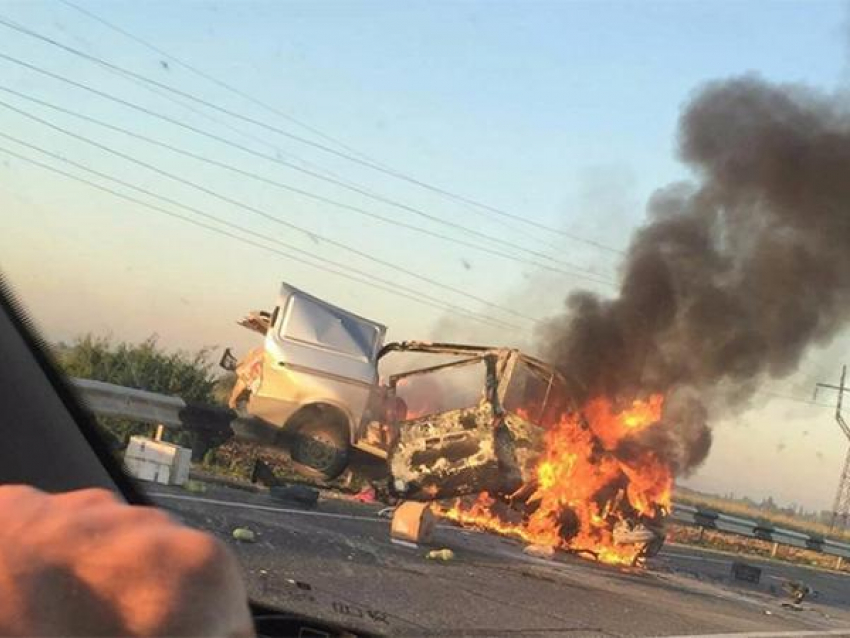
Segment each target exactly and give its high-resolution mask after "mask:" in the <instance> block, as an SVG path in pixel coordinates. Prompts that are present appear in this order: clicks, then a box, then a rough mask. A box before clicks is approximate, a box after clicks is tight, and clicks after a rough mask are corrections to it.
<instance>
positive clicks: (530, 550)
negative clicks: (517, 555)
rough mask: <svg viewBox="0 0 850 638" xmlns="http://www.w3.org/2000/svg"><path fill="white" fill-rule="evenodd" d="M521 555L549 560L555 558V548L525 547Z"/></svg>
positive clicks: (543, 546) (547, 546)
mask: <svg viewBox="0 0 850 638" xmlns="http://www.w3.org/2000/svg"><path fill="white" fill-rule="evenodd" d="M522 553H523V554H528V555H529V556H536V557H537V558H547V559H549V560H551V559H552V558H554V557H555V548H554V547H550V546H549V545H527V546H526V547H525V549H523V550H522Z"/></svg>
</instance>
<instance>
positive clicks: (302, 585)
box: [286, 578, 313, 591]
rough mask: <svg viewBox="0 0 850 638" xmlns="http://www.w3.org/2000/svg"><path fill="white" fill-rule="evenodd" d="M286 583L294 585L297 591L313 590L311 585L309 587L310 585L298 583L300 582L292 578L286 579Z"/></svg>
mask: <svg viewBox="0 0 850 638" xmlns="http://www.w3.org/2000/svg"><path fill="white" fill-rule="evenodd" d="M286 582H287V583H289V584H290V585H295V586H296V587H297V588H298V589H303V590H304V591H311V590H312V589H313V587H312V585H310V583H305V582H303V581H300V580H294V579H292V578H287V579H286Z"/></svg>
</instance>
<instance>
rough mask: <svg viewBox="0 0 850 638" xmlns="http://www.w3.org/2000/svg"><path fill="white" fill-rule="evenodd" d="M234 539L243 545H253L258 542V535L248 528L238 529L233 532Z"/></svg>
mask: <svg viewBox="0 0 850 638" xmlns="http://www.w3.org/2000/svg"><path fill="white" fill-rule="evenodd" d="M233 538H234V540H237V541H239V542H241V543H253V542H254V541H256V540H257V535H256V534H254V532H253V531H252V530H250V529H248V528H247V527H237V528H236V529H234V530H233Z"/></svg>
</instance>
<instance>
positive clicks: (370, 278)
mask: <svg viewBox="0 0 850 638" xmlns="http://www.w3.org/2000/svg"><path fill="white" fill-rule="evenodd" d="M0 137H4V138H6V139H9V140H11V141H13V142H15V143H16V144H21V145H22V146H25V147H27V148H30V149H33V150H36V151H38V152H40V153H43V154H45V155H47V156H49V157H52V158H53V159H56V160H59V161H61V162H63V163H66V164H69V165H71V166H74V167H76V168H79V169H81V170H83V171H86V172H88V173H90V174H93V175H97V176H98V177H101V178H103V179H106V180H109V181H111V182H114V183H117V184H120V185H122V186H124V187H126V188H130V189H132V190H135V191H136V192H140V193H143V194H145V195H148V196H150V197H153V198H155V199H158V200H160V201H164V202H167V203H170V204H172V205H174V206H177V207H179V208H183V209H185V210H188V211H191V212H192V213H194V214H196V215H199V216H201V217H204V218H206V219H210V220H212V221H215V222H216V223H218V224H221V225H223V226H226V227H229V228H232V229H234V230H238V231H240V232H243V233H245V234H247V235H250V236H253V237H257V238H259V239H262V240H263V241H267V242H270V243H273V244H276V245H279V246H284V247H286V248H288V249H289V250H292V251H294V252H296V253H300V254H301V255H302V256H301V257H295V256H293V255H292V254H289V253H286V252H283V251H281V250H278V249H275V248H272V247H270V246H267V245H265V244H261V243H258V242H255V241H252V240H250V239H246V238H245V237H241V236H239V235H235V234H233V233H230V232H227V231H225V230H222V229H220V228H217V227H215V226H210V225H208V224H204V223H203V222H199V221H197V220H195V219H192V218H190V217H186V216H184V215H180V214H179V213H175V212H173V211H169V210H167V209H165V208H162V207H160V206H157V205H155V204H151V203H150V202H145V201H143V200H141V199H138V198H136V197H133V196H131V195H127V194H125V193H121V192H119V191H116V190H114V189H112V188H109V187H107V186H103V185H102V184H98V183H96V182H93V181H91V180H88V179H85V178H83V177H80V176H78V175H74V174H72V173H69V172H67V171H63V170H62V169H59V168H56V167H54V166H50V165H49V164H45V163H43V162H39V161H38V160H34V159H32V158H30V157H26V156H25V155H21V154H20V153H17V152H15V151H12V150H10V149H8V148H5V147H2V146H0V151H2V152H4V153H6V154H8V155H10V156H12V157H15V158H17V159H20V160H22V161H25V162H27V163H30V164H33V165H35V166H38V167H39V168H42V169H45V170H48V171H51V172H53V173H57V174H59V175H62V176H64V177H66V178H68V179H71V180H74V181H77V182H80V183H83V184H86V185H87V186H90V187H92V188H95V189H98V190H100V191H104V192H106V193H109V194H111V195H113V196H115V197H119V198H121V199H124V200H126V201H130V202H133V203H135V204H138V205H140V206H143V207H145V208H149V209H151V210H154V211H156V212H159V213H161V214H164V215H167V216H169V217H172V218H175V219H178V220H181V221H184V222H187V223H190V224H193V225H195V226H199V227H201V228H204V229H206V230H209V231H211V232H215V233H218V234H220V235H224V236H226V237H230V238H231V239H235V240H237V241H240V242H242V243H245V244H247V245H250V246H253V247H256V248H260V249H263V250H265V251H268V252H272V253H274V254H276V255H280V256H283V257H285V258H287V259H291V260H294V261H297V262H298V263H301V264H305V265H308V266H310V267H312V268H317V269H319V270H322V271H325V272H329V273H332V274H335V275H338V276H340V277H344V278H346V279H349V280H352V281H356V282H358V283H361V284H364V285H368V286H371V287H373V288H377V289H379V290H383V291H385V292H388V293H390V294H393V295H396V296H400V297H402V298H405V299H409V300H412V301H415V302H417V303H420V304H424V305H426V306H430V307H433V308H437V309H439V310H444V311H448V312H451V313H453V314H456V315H458V316H462V317H465V318H468V319H473V320H475V321H478V322H480V323H484V324H487V325H492V326H495V327H500V328H511V329H519V326H516V325H514V324H510V323H506V322H503V321H501V320H499V319H496V318H492V317H484V316H481V315H479V314H477V313H475V312H473V311H471V310H468V309H466V308H462V307H460V306H456V305H454V304H451V303H447V302H445V301H444V300H441V299H438V298H436V297H431V296H429V295H427V294H425V293H422V292H420V291H417V290H415V289H412V288H409V287H407V286H403V285H401V284H398V283H395V282H393V281H389V280H387V279H383V278H381V277H377V276H375V275H372V274H370V273H367V272H365V271H362V270H359V269H357V268H354V267H352V266H350V265H349V264H343V263H340V262H335V261H333V260H329V259H325V258H322V257H318V256H316V255H313V254H311V253H309V252H307V251H305V250H302V249H300V248H298V247H296V246H292V245H290V244H287V243H285V242H282V241H280V240H276V239H273V238H269V237H266V236H265V235H263V234H261V233H258V232H256V231H253V230H251V229H249V228H245V227H243V226H240V225H238V224H234V223H232V222H229V221H227V220H224V219H221V218H219V217H216V216H214V215H211V214H209V213H206V212H204V211H202V210H201V209H198V208H195V207H192V206H188V205H186V204H183V203H181V202H179V201H177V200H174V199H171V198H168V197H163V196H161V195H158V194H157V193H154V192H153V191H150V190H148V189H145V188H141V187H138V186H135V185H133V184H130V183H129V182H126V181H124V180H120V179H117V178H114V177H112V176H110V175H107V174H105V173H101V172H100V171H96V170H94V169H91V168H89V167H87V166H85V165H83V164H81V163H79V162H74V161H73V160H69V159H68V158H65V157H63V156H61V155H59V154H57V153H51V152H49V151H46V150H45V149H42V148H40V147H37V146H35V145H32V144H28V143H26V142H22V141H21V140H18V139H16V138H14V137H12V136H10V135H6V134H4V133H0ZM315 262H318V263H315ZM328 265H330V266H334V267H337V268H341V269H342V270H341V271H340V270H336V269H335V268H331V267H329V266H328ZM351 273H356V274H358V275H361V277H356V276H354V275H353V274H351ZM408 293H409V294H408Z"/></svg>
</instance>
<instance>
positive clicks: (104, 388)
mask: <svg viewBox="0 0 850 638" xmlns="http://www.w3.org/2000/svg"><path fill="white" fill-rule="evenodd" d="M71 383H72V385H73V386H74V388H75V389H76V390H77V393H78V395H79V397H80V399H81V400H82V401H83V404H84V405H85V406H86V407H88V409H89V410H91V412H92V413H94V414H97V415H98V416H112V417H122V418H126V419H132V420H134V421H141V422H142V423H150V424H153V425H163V426H165V427H167V428H173V429H184V430H194V431H207V432H221V431H224V430H227V429H229V428H230V423H231V421H233V420H234V419H235V418H236V414H235V413H234V412H233V411H232V410H228V409H227V408H221V407H217V406H208V405H201V404H196V403H192V402H188V401H185V400H183V399H181V398H180V397H172V396H168V395H166V394H158V393H156V392H147V391H146V390H136V389H135V388H126V387H124V386H120V385H115V384H113V383H104V382H103V381H93V380H91V379H71Z"/></svg>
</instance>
